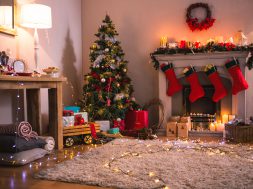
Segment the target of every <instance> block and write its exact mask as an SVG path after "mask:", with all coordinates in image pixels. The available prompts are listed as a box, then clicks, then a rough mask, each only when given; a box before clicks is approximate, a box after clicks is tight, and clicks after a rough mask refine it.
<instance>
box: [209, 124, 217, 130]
mask: <svg viewBox="0 0 253 189" xmlns="http://www.w3.org/2000/svg"><path fill="white" fill-rule="evenodd" d="M209 129H210V131H215V130H216V124H214V123H210V124H209Z"/></svg>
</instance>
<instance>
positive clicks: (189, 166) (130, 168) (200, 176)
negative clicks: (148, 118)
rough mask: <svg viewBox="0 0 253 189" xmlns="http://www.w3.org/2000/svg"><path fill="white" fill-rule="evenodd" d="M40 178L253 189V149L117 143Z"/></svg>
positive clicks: (156, 142)
mask: <svg viewBox="0 0 253 189" xmlns="http://www.w3.org/2000/svg"><path fill="white" fill-rule="evenodd" d="M35 177H36V178H41V179H48V180H57V181H64V182H71V183H79V184H86V185H96V186H102V187H112V188H131V189H134V188H136V189H137V188H138V189H141V188H143V189H144V188H172V189H173V188H179V189H182V188H203V189H204V188H205V189H208V188H210V189H213V188H215V189H218V188H222V189H224V188H229V189H239V188H244V189H250V188H251V189H252V188H253V146H250V145H229V144H224V143H200V142H197V141H179V140H177V141H168V142H162V141H159V140H153V141H141V140H131V139H117V140H114V141H112V142H110V143H108V144H105V145H103V146H101V147H97V148H94V149H91V150H90V151H88V152H86V153H84V154H82V155H81V156H78V157H75V158H74V159H72V160H68V161H65V162H63V163H59V164H57V165H56V166H55V167H53V168H50V169H46V170H42V171H41V172H39V173H38V174H36V175H35Z"/></svg>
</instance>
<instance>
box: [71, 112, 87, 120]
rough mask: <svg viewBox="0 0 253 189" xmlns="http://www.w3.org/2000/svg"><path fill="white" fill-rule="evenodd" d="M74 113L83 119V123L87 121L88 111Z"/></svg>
mask: <svg viewBox="0 0 253 189" xmlns="http://www.w3.org/2000/svg"><path fill="white" fill-rule="evenodd" d="M74 115H81V116H82V118H83V119H84V122H85V123H87V122H88V113H87V112H78V113H74Z"/></svg>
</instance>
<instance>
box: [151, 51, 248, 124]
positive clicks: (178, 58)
mask: <svg viewBox="0 0 253 189" xmlns="http://www.w3.org/2000/svg"><path fill="white" fill-rule="evenodd" d="M247 54H248V53H247V52H240V51H229V52H216V53H196V54H186V55H184V54H173V55H154V56H155V58H156V60H158V61H159V63H160V64H163V63H168V62H172V63H173V66H174V70H175V73H176V75H177V77H178V78H180V77H184V75H183V74H182V71H183V69H184V68H185V67H187V66H190V65H192V66H195V68H196V70H197V71H202V70H203V68H204V66H205V65H207V64H214V65H215V66H217V68H218V72H219V73H220V75H221V76H222V77H225V78H229V79H230V80H231V77H230V75H229V74H228V72H227V70H226V69H225V67H224V64H225V62H226V61H227V60H228V59H231V58H237V59H238V60H239V62H240V66H241V70H242V73H243V74H244V76H245V78H246V80H247V81H248V84H249V89H248V90H246V91H242V92H240V93H239V94H237V95H233V96H232V112H230V113H231V114H235V115H237V116H238V117H240V118H242V119H244V120H246V118H247V117H249V116H250V115H252V113H253V111H252V110H251V109H250V105H248V106H247V104H248V103H251V102H250V99H252V98H253V92H252V85H251V83H252V82H253V76H252V74H250V73H249V70H248V69H247V68H246V67H245V60H246V57H247ZM231 81H232V80H231ZM158 82H159V98H160V99H161V100H162V102H163V104H164V107H165V119H164V123H163V127H165V124H166V123H167V120H168V118H169V117H170V116H172V98H171V97H169V96H167V95H166V90H167V81H166V78H165V75H164V73H162V72H161V71H159V79H158Z"/></svg>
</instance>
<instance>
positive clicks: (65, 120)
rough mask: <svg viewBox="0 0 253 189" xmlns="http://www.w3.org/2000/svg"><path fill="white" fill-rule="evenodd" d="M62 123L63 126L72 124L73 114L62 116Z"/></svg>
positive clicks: (73, 121) (73, 120)
mask: <svg viewBox="0 0 253 189" xmlns="http://www.w3.org/2000/svg"><path fill="white" fill-rule="evenodd" d="M62 123H63V126H64V127H69V126H74V123H75V116H63V117H62Z"/></svg>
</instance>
